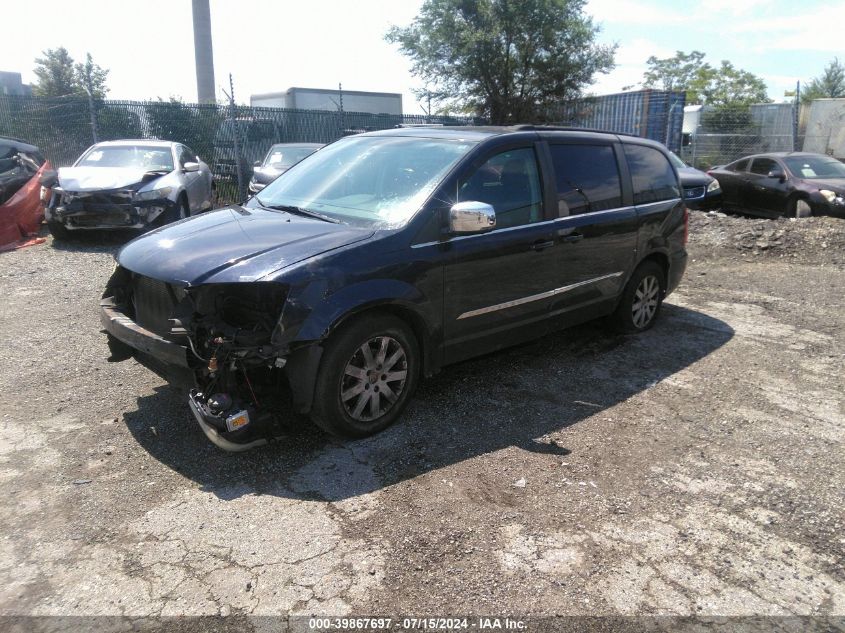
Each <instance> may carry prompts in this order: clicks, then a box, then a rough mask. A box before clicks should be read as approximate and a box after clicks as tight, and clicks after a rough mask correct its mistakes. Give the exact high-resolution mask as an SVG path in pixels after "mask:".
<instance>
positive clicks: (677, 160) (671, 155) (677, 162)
mask: <svg viewBox="0 0 845 633" xmlns="http://www.w3.org/2000/svg"><path fill="white" fill-rule="evenodd" d="M669 159H670V160H671V161H672V164H673V165H674V166H675V167H677V168H678V169H681V168H683V167H686V166H687V164H686V163H685V162H684V161H682V160H681V159H680V158H678V155H677V154H675V152H669Z"/></svg>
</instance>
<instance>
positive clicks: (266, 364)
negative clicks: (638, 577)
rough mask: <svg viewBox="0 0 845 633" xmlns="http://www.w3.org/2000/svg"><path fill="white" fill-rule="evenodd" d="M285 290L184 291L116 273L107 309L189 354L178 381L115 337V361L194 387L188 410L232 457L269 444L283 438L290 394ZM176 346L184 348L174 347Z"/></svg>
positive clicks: (274, 286) (269, 285)
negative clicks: (281, 414)
mask: <svg viewBox="0 0 845 633" xmlns="http://www.w3.org/2000/svg"><path fill="white" fill-rule="evenodd" d="M285 297H286V287H285V286H284V285H282V284H278V283H274V282H257V283H250V284H239V283H224V284H207V285H200V286H196V287H193V288H191V287H178V286H176V285H174V284H168V283H165V282H163V281H159V280H156V279H151V278H149V277H145V276H142V275H137V274H135V273H131V272H129V271H127V270H126V269H123V268H120V267H118V268H117V269H116V271H115V273H114V275H113V276H112V279H111V281H110V282H109V285H108V286H107V289H106V293H105V294H104V297H103V302H101V305H106V304H108V305H109V306H111V307H112V309H113V310H114V311H115V312H117V313H120V314H123V315H125V317H128V318H129V319H131V321H132V322H134V324H135V327H136V328H139V329H141V328H142V329H143V330H146V331H147V334H149V333H152V334H153V335H155V336H156V337H158V338H159V339H161V340H162V342H166V343H164V344H169V345H171V346H172V347H173V348H175V349H177V350H179V349H180V348H182V349H181V351H178V352H177V353H179V354H181V353H184V364H183V368H182V369H183V370H184V372H183V375H182V376H180V377H179V379H174V376H173V375H172V373H166V370H165V368H162V367H161V366H159V365H158V364H157V362H156V359H155V358H153V357H152V356H150V357H147V355H146V354H144V353H143V352H138V351H135V350H133V349H132V348H131V347H130V346H129V345H127V344H126V341H120V340H117V339H116V338H115V337H114V336H110V337H109V346H110V348H111V351H112V358H110V359H109V360H112V361H120V360H125V359H127V358H129V357H130V356H133V355H134V356H135V357H136V359H137V360H138V361H139V362H141V363H142V364H144V365H146V366H148V367H149V368H150V369H153V370H154V371H156V372H157V373H159V374H160V375H163V376H164V377H165V378H167V379H168V380H170V381H171V382H175V383H180V384H182V385H192V386H193V388H192V389H191V391H190V394H189V405H190V408H191V411H192V413H193V414H194V417H195V418H196V419H197V421H198V422H199V424H200V426H201V427H202V429H203V431H204V432H205V433H206V435H207V436H208V437H209V439H211V440H212V441H213V442H214V443H215V444H217V445H218V446H220V447H221V448H224V449H226V450H235V451H236V450H246V449H248V448H251V447H253V446H256V445H259V444H264V443H266V442H267V441H269V440H270V439H272V438H273V437H275V436H277V435H278V434H279V431H280V427H279V420H278V419H277V418H276V416H275V413H274V412H276V411H278V410H279V408H280V406H279V405H280V396H281V395H282V394H284V393H285V392H286V391H287V389H288V380H287V377H286V375H285V371H284V367H285V365H286V364H287V358H286V357H287V353H288V351H289V350H288V348H287V346H286V345H284V344H282V343H281V342H280V339H281V334H282V326H281V312H282V308H283V306H284V302H285ZM176 346H178V347H176Z"/></svg>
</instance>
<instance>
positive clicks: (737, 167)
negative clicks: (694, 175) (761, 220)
mask: <svg viewBox="0 0 845 633" xmlns="http://www.w3.org/2000/svg"><path fill="white" fill-rule="evenodd" d="M707 173H708V174H710V175H711V176H713V177H714V178H716V179H718V181H719V183H720V184H721V185H722V196H723V200H724V205H725V206H726V207H733V208H737V209H739V210H741V211H744V212H748V213H752V214H755V215H763V216H766V217H776V216H790V217H796V218H802V217H807V216H810V215H819V214H833V215H845V165H843V164H842V163H841V162H839V161H838V160H836V159H835V158H832V157H830V156H825V155H824V154H810V153H806V152H777V153H771V154H759V155H756V156H747V157H745V158H740V159H739V160H737V161H734V162H732V163H731V164H730V165H726V166H724V167H716V168H714V169H711V170H710V171H709V172H707Z"/></svg>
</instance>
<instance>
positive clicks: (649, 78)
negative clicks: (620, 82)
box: [643, 51, 771, 108]
mask: <svg viewBox="0 0 845 633" xmlns="http://www.w3.org/2000/svg"><path fill="white" fill-rule="evenodd" d="M646 63H647V64H648V70H647V71H646V72H645V73H644V74H643V86H645V87H646V88H661V89H663V90H685V91H686V93H687V103H688V104H699V105H711V106H716V107H720V108H721V107H725V108H735V107H736V106H742V105H750V104H752V103H768V102H769V101H771V100H770V99H769V97H768V95H767V93H766V82H765V81H763V80H762V79H761V78H760V77H758V76H757V75H754V74H753V73H750V72H748V71H746V70H742V69H741V68H736V67H735V66H734V65H733V64H732V63H731V62H729V61H727V60H723V61H722V63H721V65H720V66H719V67H718V68H714V67H713V66H711V65H710V64H709V63H707V62H706V61H704V53H702V52H701V51H692V52H691V53H684V52H683V51H677V52H676V53H675V56H674V57H667V58H664V59H658V58H657V57H654V56H652V57H649V58H648V61H647V62H646Z"/></svg>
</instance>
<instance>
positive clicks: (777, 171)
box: [768, 167, 786, 182]
mask: <svg viewBox="0 0 845 633" xmlns="http://www.w3.org/2000/svg"><path fill="white" fill-rule="evenodd" d="M768 177H769V178H777V179H778V180H780V181H781V182H783V181H784V180H786V174H785V173H783V170H782V169H781V168H780V167H775V168H774V169H773V170H772V171H770V172H769V174H768Z"/></svg>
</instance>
